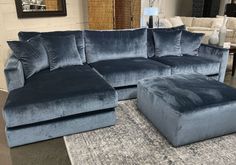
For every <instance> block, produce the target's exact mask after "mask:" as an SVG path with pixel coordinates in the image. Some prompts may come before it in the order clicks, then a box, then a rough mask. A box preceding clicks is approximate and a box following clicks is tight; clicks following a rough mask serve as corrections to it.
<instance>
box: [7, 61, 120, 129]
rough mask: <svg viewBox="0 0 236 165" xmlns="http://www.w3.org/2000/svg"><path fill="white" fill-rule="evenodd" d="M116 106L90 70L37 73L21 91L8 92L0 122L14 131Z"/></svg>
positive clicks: (111, 91) (109, 89) (113, 95)
mask: <svg viewBox="0 0 236 165" xmlns="http://www.w3.org/2000/svg"><path fill="white" fill-rule="evenodd" d="M94 82H96V83H94ZM116 104H117V94H116V92H115V90H114V89H113V88H112V87H111V86H110V85H109V84H108V83H107V82H106V81H104V79H103V78H102V77H101V76H99V75H98V74H97V73H96V72H95V71H94V70H93V69H91V67H90V66H88V65H82V66H70V67H65V68H63V69H57V70H54V71H51V72H50V71H49V70H44V71H42V72H39V73H38V74H35V75H34V76H32V77H31V78H29V79H28V80H27V81H26V82H25V86H24V87H23V88H19V89H16V90H13V91H11V92H10V93H9V95H8V98H7V101H6V104H5V107H4V118H5V121H6V126H7V127H14V126H20V125H26V124H31V123H37V122H41V121H46V120H51V119H56V118H61V117H65V116H70V115H74V114H80V113H88V112H91V111H97V110H102V109H108V108H113V107H115V106H116Z"/></svg>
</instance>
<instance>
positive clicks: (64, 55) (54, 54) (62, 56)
mask: <svg viewBox="0 0 236 165" xmlns="http://www.w3.org/2000/svg"><path fill="white" fill-rule="evenodd" d="M42 39H43V44H44V46H45V48H46V50H47V55H48V59H49V65H50V70H51V71H52V70H55V69H58V68H63V67H66V66H72V65H83V62H82V60H81V58H80V55H79V51H78V49H77V47H76V40H75V36H74V35H69V36H57V37H43V38H42Z"/></svg>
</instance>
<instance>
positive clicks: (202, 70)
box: [152, 55, 220, 75]
mask: <svg viewBox="0 0 236 165" xmlns="http://www.w3.org/2000/svg"><path fill="white" fill-rule="evenodd" d="M152 59H153V60H155V61H158V62H160V63H163V64H165V65H168V66H171V73H172V74H191V73H199V74H203V75H214V74H219V70H220V63H219V62H218V61H216V60H213V59H209V58H206V57H200V56H191V55H184V56H181V57H178V56H165V57H154V58H152Z"/></svg>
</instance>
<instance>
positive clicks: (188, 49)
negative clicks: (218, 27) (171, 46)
mask: <svg viewBox="0 0 236 165" xmlns="http://www.w3.org/2000/svg"><path fill="white" fill-rule="evenodd" d="M203 37H204V34H203V33H192V32H188V31H185V30H183V31H182V37H181V51H182V54H187V55H192V56H196V55H198V49H199V47H200V46H201V42H202V39H203Z"/></svg>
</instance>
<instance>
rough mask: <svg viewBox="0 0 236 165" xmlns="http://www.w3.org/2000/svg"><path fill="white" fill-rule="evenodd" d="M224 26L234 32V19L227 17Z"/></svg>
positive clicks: (235, 22) (235, 25) (235, 19)
mask: <svg viewBox="0 0 236 165" xmlns="http://www.w3.org/2000/svg"><path fill="white" fill-rule="evenodd" d="M226 26H227V28H228V29H233V30H236V18H234V17H228V21H227V24H226Z"/></svg>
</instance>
